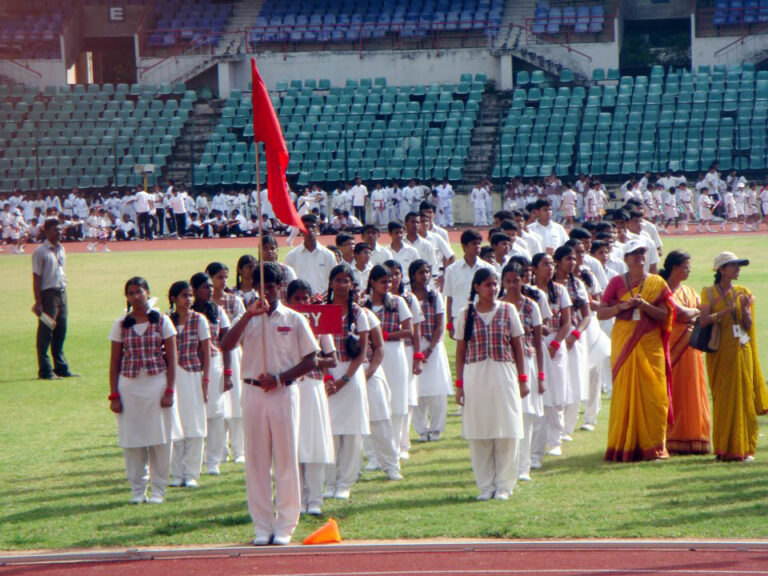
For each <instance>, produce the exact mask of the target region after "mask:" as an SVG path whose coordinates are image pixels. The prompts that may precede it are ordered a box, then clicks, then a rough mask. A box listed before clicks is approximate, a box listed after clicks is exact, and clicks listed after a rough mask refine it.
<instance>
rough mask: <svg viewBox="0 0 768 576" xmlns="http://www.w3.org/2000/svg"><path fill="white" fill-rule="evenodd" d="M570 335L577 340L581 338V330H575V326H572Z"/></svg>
mask: <svg viewBox="0 0 768 576" xmlns="http://www.w3.org/2000/svg"><path fill="white" fill-rule="evenodd" d="M571 336H573V337H574V338H576V340H579V339H580V338H581V332H579V331H578V330H576V328H574V329H573V330H571Z"/></svg>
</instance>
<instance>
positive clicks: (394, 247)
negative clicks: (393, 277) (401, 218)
mask: <svg viewBox="0 0 768 576" xmlns="http://www.w3.org/2000/svg"><path fill="white" fill-rule="evenodd" d="M387 229H388V231H389V237H390V238H391V240H392V242H391V243H390V245H389V251H390V252H391V253H392V259H393V260H395V261H396V262H397V263H398V264H400V266H401V267H402V269H403V270H408V269H409V268H410V267H411V263H413V262H415V261H416V260H418V259H419V258H420V256H419V251H418V250H416V248H414V247H413V246H410V245H409V244H406V243H405V242H403V239H404V238H405V228H404V227H403V225H402V224H400V223H399V222H394V221H393V222H390V223H389V225H388V226H387ZM404 281H405V282H406V287H407V281H408V279H407V278H406V279H404Z"/></svg>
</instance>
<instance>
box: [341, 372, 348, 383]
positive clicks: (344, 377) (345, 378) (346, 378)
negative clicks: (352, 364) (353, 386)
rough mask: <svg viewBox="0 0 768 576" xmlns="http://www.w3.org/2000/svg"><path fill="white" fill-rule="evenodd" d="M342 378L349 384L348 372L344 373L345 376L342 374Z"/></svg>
mask: <svg viewBox="0 0 768 576" xmlns="http://www.w3.org/2000/svg"><path fill="white" fill-rule="evenodd" d="M341 379H342V380H344V383H345V384H349V376H347V375H346V374H344V376H342V377H341Z"/></svg>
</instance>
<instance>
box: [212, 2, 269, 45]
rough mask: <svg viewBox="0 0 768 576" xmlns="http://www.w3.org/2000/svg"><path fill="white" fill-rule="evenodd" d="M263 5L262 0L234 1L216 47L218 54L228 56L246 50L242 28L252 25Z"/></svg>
mask: <svg viewBox="0 0 768 576" xmlns="http://www.w3.org/2000/svg"><path fill="white" fill-rule="evenodd" d="M263 5H264V0H248V1H247V2H235V3H234V5H233V7H232V9H233V12H232V16H231V17H230V18H229V22H228V23H227V27H226V29H225V30H224V33H223V35H222V41H221V42H220V43H219V46H218V47H217V49H216V53H217V54H218V55H221V56H228V55H232V54H244V53H245V52H247V46H245V36H244V35H243V30H244V29H246V28H248V27H250V26H253V25H254V23H255V22H256V20H257V18H258V17H259V13H260V12H261V8H262V6H263Z"/></svg>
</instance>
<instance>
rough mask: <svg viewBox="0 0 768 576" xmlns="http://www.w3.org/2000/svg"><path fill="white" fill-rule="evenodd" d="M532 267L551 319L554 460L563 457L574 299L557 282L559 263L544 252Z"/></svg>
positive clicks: (548, 413) (548, 368)
mask: <svg viewBox="0 0 768 576" xmlns="http://www.w3.org/2000/svg"><path fill="white" fill-rule="evenodd" d="M531 266H532V269H533V274H534V281H535V285H536V287H537V288H538V289H539V290H540V291H541V292H543V293H544V294H546V296H547V302H548V304H549V308H550V311H551V314H552V315H551V317H550V318H549V320H548V321H547V322H546V324H545V326H546V328H545V330H544V368H543V372H544V373H545V374H546V375H547V379H546V381H545V383H544V387H545V388H544V415H545V418H546V424H547V446H548V448H549V452H548V453H549V454H550V455H551V456H560V455H562V448H561V444H562V437H563V435H564V426H565V421H564V413H563V411H564V410H565V405H566V400H567V397H568V396H567V395H568V349H567V346H566V342H565V339H566V338H567V337H568V334H570V332H571V307H572V303H571V298H570V297H569V296H568V291H567V290H566V289H565V288H564V287H563V286H561V285H560V284H556V283H555V282H554V280H553V277H554V272H555V262H554V260H553V259H552V257H551V256H550V255H549V254H545V253H543V252H540V253H539V254H536V255H535V256H534V257H533V261H532V262H531Z"/></svg>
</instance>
